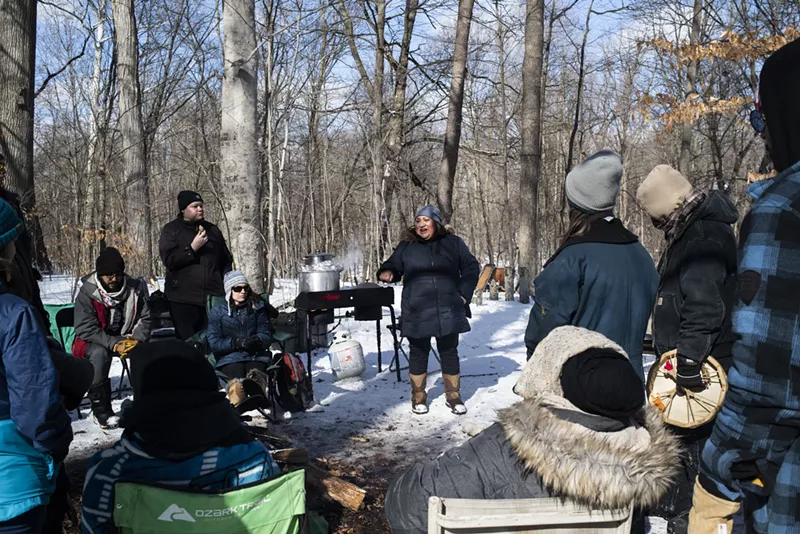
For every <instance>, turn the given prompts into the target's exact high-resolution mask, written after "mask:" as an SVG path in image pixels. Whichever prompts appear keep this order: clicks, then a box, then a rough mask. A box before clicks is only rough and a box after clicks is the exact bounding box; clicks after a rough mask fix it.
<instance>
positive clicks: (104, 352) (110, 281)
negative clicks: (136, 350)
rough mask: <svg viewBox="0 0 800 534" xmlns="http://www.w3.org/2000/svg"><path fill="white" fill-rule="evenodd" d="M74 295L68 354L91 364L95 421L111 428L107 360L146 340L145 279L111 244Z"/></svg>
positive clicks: (113, 421)
mask: <svg viewBox="0 0 800 534" xmlns="http://www.w3.org/2000/svg"><path fill="white" fill-rule="evenodd" d="M82 282H83V285H81V288H80V291H79V292H78V296H77V297H76V299H75V342H74V343H73V344H72V353H73V354H74V355H75V356H78V357H79V358H86V359H87V360H89V361H90V362H91V363H92V365H93V366H94V378H93V380H92V386H91V388H89V400H90V401H91V403H92V413H93V414H94V418H95V421H96V422H97V424H99V425H100V426H101V427H103V428H113V427H115V426H116V425H117V424H118V422H119V419H118V418H117V416H116V414H115V413H114V410H113V409H112V407H111V382H110V381H109V379H108V372H109V371H110V370H111V359H112V358H113V357H114V356H115V355H116V356H118V357H120V358H125V357H126V356H127V353H128V352H129V351H130V350H131V349H132V348H133V347H134V346H135V345H136V344H137V343H144V342H147V341H149V340H150V305H149V303H148V298H149V291H148V289H147V284H146V283H145V282H144V281H143V280H140V279H135V278H132V277H130V276H128V275H127V274H125V260H124V259H123V258H122V255H121V254H120V253H119V251H118V250H117V249H115V248H114V247H108V248H106V249H105V250H103V251H102V252H101V253H100V255H99V256H98V257H97V261H96V262H95V272H94V273H93V274H90V275H88V276H86V277H84V278H83V280H82Z"/></svg>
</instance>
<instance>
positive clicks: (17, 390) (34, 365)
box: [0, 200, 72, 534]
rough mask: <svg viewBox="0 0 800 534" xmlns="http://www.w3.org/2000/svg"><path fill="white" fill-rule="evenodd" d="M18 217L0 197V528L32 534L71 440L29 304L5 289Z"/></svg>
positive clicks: (35, 532) (41, 521)
mask: <svg viewBox="0 0 800 534" xmlns="http://www.w3.org/2000/svg"><path fill="white" fill-rule="evenodd" d="M22 229H23V223H22V221H21V220H20V219H19V217H18V216H17V215H16V213H14V210H13V209H12V208H11V206H9V205H8V204H7V203H6V202H5V201H2V200H0V475H1V476H2V478H0V533H3V534H8V533H20V534H22V533H25V534H28V533H30V534H38V533H40V532H42V531H43V527H44V524H45V520H46V514H47V505H48V503H49V502H50V496H51V495H52V494H53V491H54V490H55V487H56V478H57V475H58V472H59V469H60V467H61V463H62V462H63V460H64V458H65V457H66V455H67V451H68V449H69V444H70V442H71V441H72V428H71V426H70V418H69V415H68V414H67V411H66V409H65V408H64V404H63V403H62V401H61V398H60V396H59V392H58V374H57V372H56V369H55V367H54V365H53V362H52V360H51V358H50V350H49V347H48V345H47V341H46V340H45V336H44V335H43V333H42V330H41V328H40V326H39V321H38V319H37V317H36V314H35V312H34V310H33V308H31V306H30V305H29V304H28V303H27V302H25V301H24V300H22V299H21V298H19V297H17V296H15V295H12V294H11V293H9V283H10V282H11V273H12V270H11V262H12V261H13V258H14V254H15V252H16V247H15V244H14V241H15V240H16V239H17V237H18V236H19V233H20V232H21V231H22Z"/></svg>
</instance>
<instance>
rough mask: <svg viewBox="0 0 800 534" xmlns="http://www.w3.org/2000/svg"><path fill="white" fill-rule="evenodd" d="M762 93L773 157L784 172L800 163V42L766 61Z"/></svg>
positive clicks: (774, 161)
mask: <svg viewBox="0 0 800 534" xmlns="http://www.w3.org/2000/svg"><path fill="white" fill-rule="evenodd" d="M758 93H759V98H760V100H761V108H762V110H763V111H764V116H765V117H766V119H767V127H768V128H769V137H770V140H771V143H772V147H771V149H770V155H771V156H772V161H773V163H774V164H775V170H777V171H778V172H781V171H783V170H785V169H788V168H789V167H791V166H792V165H794V164H795V163H797V162H798V161H800V103H798V99H797V95H798V93H800V39H798V40H795V41H792V42H791V43H788V44H786V45H784V46H783V47H782V48H780V49H779V50H778V51H776V52H775V53H774V54H772V55H771V56H769V57H768V58H767V60H766V61H764V67H762V69H761V75H760V77H759V89H758Z"/></svg>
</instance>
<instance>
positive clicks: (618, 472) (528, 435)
mask: <svg viewBox="0 0 800 534" xmlns="http://www.w3.org/2000/svg"><path fill="white" fill-rule="evenodd" d="M514 392H515V393H516V394H517V395H520V396H521V397H522V398H523V400H522V401H521V402H518V403H517V404H515V405H513V406H511V407H510V408H506V409H504V410H501V411H500V413H499V417H498V421H497V422H496V423H495V424H493V425H491V426H490V427H489V428H487V429H486V430H484V431H483V432H481V433H480V434H478V435H477V436H475V437H473V438H472V439H470V440H469V441H467V442H466V443H465V444H463V445H461V446H459V447H456V448H453V449H450V450H449V451H447V452H445V453H444V454H443V455H442V456H440V457H439V458H437V459H436V460H434V461H432V462H429V463H427V464H419V465H416V466H414V467H412V468H411V469H410V470H408V471H406V472H405V473H404V474H402V475H400V477H398V478H396V479H395V480H394V481H392V483H391V484H390V485H389V490H388V491H387V493H386V502H385V510H386V519H387V521H388V523H389V527H390V528H391V530H392V533H393V534H424V533H425V532H427V518H428V513H427V510H428V498H429V497H431V496H437V497H444V498H459V499H539V498H550V497H559V498H562V499H566V500H569V501H572V502H575V503H577V504H579V505H584V506H588V507H591V508H593V509H603V510H612V509H620V508H626V507H628V506H631V505H633V507H634V509H637V510H642V509H644V508H647V507H648V506H651V505H653V504H655V503H656V502H657V501H658V500H659V498H661V496H662V495H663V494H664V493H665V492H666V490H667V488H668V487H669V485H670V483H671V480H672V478H673V477H674V475H675V474H676V470H677V466H678V454H679V446H678V442H677V441H676V439H675V438H674V437H673V436H672V435H671V434H670V432H669V431H668V430H667V428H666V426H665V425H664V423H663V421H662V420H661V416H660V415H659V414H658V413H657V412H655V411H654V409H653V408H651V407H649V406H645V405H644V400H645V399H644V392H643V390H642V387H641V381H640V380H639V377H638V376H637V374H636V372H635V371H634V369H633V367H632V366H631V365H630V363H629V362H628V356H627V354H625V351H624V350H623V349H622V348H621V347H620V346H619V345H617V344H616V343H614V342H612V341H611V340H609V339H608V338H606V337H605V336H603V335H602V334H599V333H597V332H592V331H590V330H586V329H584V328H579V327H575V326H562V327H559V328H556V329H555V330H553V331H552V332H551V333H550V334H548V336H547V337H546V338H545V339H544V340H542V341H541V342H540V343H539V344H538V346H537V347H536V351H535V352H534V354H533V356H532V357H531V359H530V360H529V361H528V363H527V365H526V366H525V369H524V370H523V372H522V376H521V377H520V379H519V381H518V382H517V384H516V386H515V387H514Z"/></svg>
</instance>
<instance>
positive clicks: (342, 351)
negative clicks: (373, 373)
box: [328, 330, 367, 380]
mask: <svg viewBox="0 0 800 534" xmlns="http://www.w3.org/2000/svg"><path fill="white" fill-rule="evenodd" d="M328 358H330V361H331V370H332V371H333V374H334V376H335V377H336V379H337V380H342V379H343V378H352V377H354V376H361V375H362V374H363V373H364V369H366V367H367V364H366V362H365V361H364V349H363V348H361V343H359V342H358V341H356V340H355V339H352V338H351V337H350V332H349V331H348V330H342V331H339V332H336V333H335V334H334V335H333V344H332V345H331V346H330V348H329V349H328Z"/></svg>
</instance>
